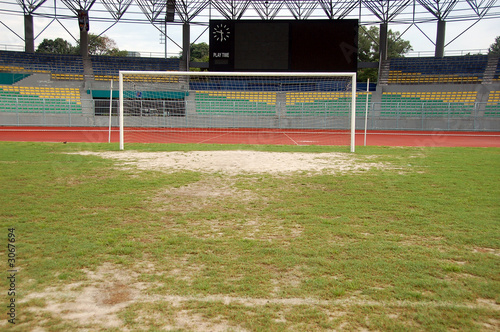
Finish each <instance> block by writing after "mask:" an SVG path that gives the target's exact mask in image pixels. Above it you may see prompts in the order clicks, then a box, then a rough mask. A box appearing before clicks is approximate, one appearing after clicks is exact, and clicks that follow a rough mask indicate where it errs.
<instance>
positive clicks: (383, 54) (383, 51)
mask: <svg viewBox="0 0 500 332" xmlns="http://www.w3.org/2000/svg"><path fill="white" fill-rule="evenodd" d="M388 26H389V24H387V23H381V24H380V36H379V45H378V48H379V55H380V58H379V60H380V63H382V61H384V60H387V42H388V38H387V34H388V30H389V28H388Z"/></svg>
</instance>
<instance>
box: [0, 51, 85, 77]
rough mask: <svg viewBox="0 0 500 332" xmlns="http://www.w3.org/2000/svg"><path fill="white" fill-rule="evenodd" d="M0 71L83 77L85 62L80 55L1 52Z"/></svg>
mask: <svg viewBox="0 0 500 332" xmlns="http://www.w3.org/2000/svg"><path fill="white" fill-rule="evenodd" d="M0 70H2V71H4V72H5V71H11V72H16V71H17V72H19V71H24V72H32V73H54V74H63V73H64V74H81V75H83V61H82V57H81V56H78V55H67V54H45V53H24V52H12V51H0Z"/></svg>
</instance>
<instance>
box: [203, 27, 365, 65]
mask: <svg viewBox="0 0 500 332" xmlns="http://www.w3.org/2000/svg"><path fill="white" fill-rule="evenodd" d="M209 29H210V57H209V58H210V60H209V68H210V70H211V71H312V72H320V71H323V72H355V71H356V70H357V57H358V43H357V41H358V20H274V21H263V20H237V21H236V20H235V21H233V20H211V21H210V27H209Z"/></svg>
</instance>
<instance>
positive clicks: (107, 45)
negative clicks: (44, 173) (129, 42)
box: [77, 33, 128, 56]
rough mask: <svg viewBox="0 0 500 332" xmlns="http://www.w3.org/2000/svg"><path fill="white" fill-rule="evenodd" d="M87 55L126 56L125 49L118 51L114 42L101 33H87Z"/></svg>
mask: <svg viewBox="0 0 500 332" xmlns="http://www.w3.org/2000/svg"><path fill="white" fill-rule="evenodd" d="M88 40H89V55H108V56H126V55H127V53H128V52H127V51H120V50H119V49H118V48H117V47H116V42H115V41H114V40H113V39H111V38H109V37H107V36H105V35H103V36H98V35H95V34H93V33H89V39H88ZM77 48H78V49H80V43H78V45H77Z"/></svg>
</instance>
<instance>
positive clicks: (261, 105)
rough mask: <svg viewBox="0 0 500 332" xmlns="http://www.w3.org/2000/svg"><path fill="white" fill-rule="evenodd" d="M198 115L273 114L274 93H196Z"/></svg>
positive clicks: (274, 107)
mask: <svg viewBox="0 0 500 332" xmlns="http://www.w3.org/2000/svg"><path fill="white" fill-rule="evenodd" d="M195 102H196V109H197V110H198V112H199V113H226V112H231V113H246V114H252V113H253V114H275V113H276V106H275V103H276V93H275V92H266V93H260V94H257V93H252V92H237V91H230V92H227V91H224V92H223V91H221V92H218V91H196V96H195Z"/></svg>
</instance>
